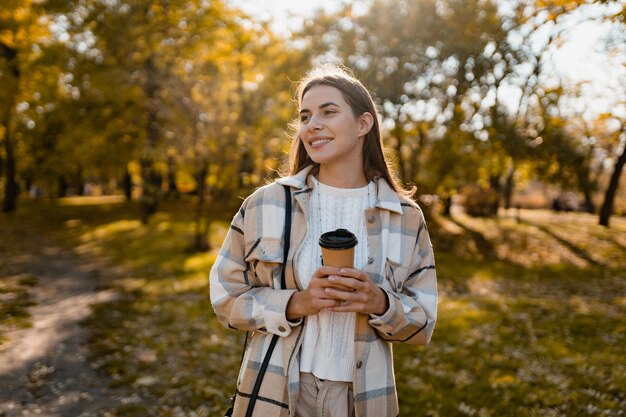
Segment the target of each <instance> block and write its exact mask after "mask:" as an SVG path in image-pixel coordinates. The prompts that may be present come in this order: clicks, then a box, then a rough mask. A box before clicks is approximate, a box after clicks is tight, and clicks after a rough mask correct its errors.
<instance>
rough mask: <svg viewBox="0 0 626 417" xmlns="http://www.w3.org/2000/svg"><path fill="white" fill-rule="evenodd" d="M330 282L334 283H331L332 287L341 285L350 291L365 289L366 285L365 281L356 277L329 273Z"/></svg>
mask: <svg viewBox="0 0 626 417" xmlns="http://www.w3.org/2000/svg"><path fill="white" fill-rule="evenodd" d="M328 283H329V284H332V285H329V286H330V287H340V288H344V289H346V290H348V291H358V290H360V289H363V288H364V286H365V285H366V284H365V283H364V282H363V281H360V280H358V279H356V278H352V277H343V276H338V275H329V276H328Z"/></svg>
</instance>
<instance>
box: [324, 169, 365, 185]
mask: <svg viewBox="0 0 626 417" xmlns="http://www.w3.org/2000/svg"><path fill="white" fill-rule="evenodd" d="M338 168H339V167H337V168H335V167H333V166H328V165H321V166H320V171H319V174H318V175H317V179H318V181H319V182H321V183H323V184H326V185H330V186H331V187H336V188H360V187H365V186H366V185H367V178H365V173H364V172H363V169H360V170H355V171H353V172H346V170H345V167H344V169H338Z"/></svg>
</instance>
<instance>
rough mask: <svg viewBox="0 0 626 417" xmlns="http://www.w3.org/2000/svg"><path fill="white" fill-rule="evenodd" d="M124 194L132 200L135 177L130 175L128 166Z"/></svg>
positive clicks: (127, 199) (127, 198)
mask: <svg viewBox="0 0 626 417" xmlns="http://www.w3.org/2000/svg"><path fill="white" fill-rule="evenodd" d="M123 184H124V195H125V196H126V201H130V200H131V199H132V197H133V177H132V176H131V175H130V172H129V171H128V168H126V172H125V173H124V181H123Z"/></svg>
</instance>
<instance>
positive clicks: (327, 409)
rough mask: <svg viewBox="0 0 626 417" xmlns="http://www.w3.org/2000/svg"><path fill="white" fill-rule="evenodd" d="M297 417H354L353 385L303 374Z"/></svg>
mask: <svg viewBox="0 0 626 417" xmlns="http://www.w3.org/2000/svg"><path fill="white" fill-rule="evenodd" d="M295 417H354V395H353V393H352V383H351V382H341V381H328V380H323V379H319V378H317V377H316V376H315V375H313V374H310V373H305V372H301V373H300V395H299V396H298V405H297V406H296V416H295Z"/></svg>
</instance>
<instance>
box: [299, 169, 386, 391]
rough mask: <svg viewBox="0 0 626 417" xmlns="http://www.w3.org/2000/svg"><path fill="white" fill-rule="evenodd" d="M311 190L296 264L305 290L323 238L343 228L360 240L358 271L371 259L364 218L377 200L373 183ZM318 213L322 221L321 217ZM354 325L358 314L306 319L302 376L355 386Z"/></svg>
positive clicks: (356, 256) (327, 313) (318, 185)
mask: <svg viewBox="0 0 626 417" xmlns="http://www.w3.org/2000/svg"><path fill="white" fill-rule="evenodd" d="M313 184H314V189H313V192H312V193H311V200H310V210H309V219H308V225H309V228H308V231H307V235H306V237H305V239H304V243H303V247H302V251H301V252H300V255H299V256H298V259H297V262H296V265H297V266H296V267H297V272H298V276H299V277H300V280H301V282H302V284H303V285H304V286H308V285H309V281H310V280H311V277H312V275H313V272H315V270H317V269H318V268H319V267H320V266H322V261H321V256H322V251H321V248H320V246H319V237H320V235H321V234H322V233H326V232H328V231H331V230H335V229H338V228H344V229H348V230H350V231H351V232H352V233H354V234H355V235H356V237H357V239H358V242H359V243H358V244H357V246H356V248H355V252H354V266H355V268H358V269H363V266H364V265H365V264H366V262H367V257H368V247H367V231H366V229H365V222H364V214H363V213H364V211H365V209H366V208H368V207H371V206H373V205H374V198H375V197H374V195H375V191H374V188H373V183H371V182H370V183H369V184H368V185H367V186H365V187H361V188H349V189H347V188H335V187H331V186H328V185H325V184H323V183H320V182H318V181H317V180H315V179H314V180H313ZM368 190H369V192H368ZM368 198H369V199H370V201H368ZM320 213H323V214H324V215H323V216H321V217H320ZM354 319H355V313H335V312H331V311H328V310H322V311H321V312H320V313H319V314H317V315H315V316H308V317H307V320H308V325H307V327H306V332H305V334H304V341H303V344H302V349H301V351H300V371H301V372H310V373H312V374H313V375H315V376H317V377H318V378H321V379H328V380H331V381H352V379H353V370H354V353H353V352H354Z"/></svg>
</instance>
